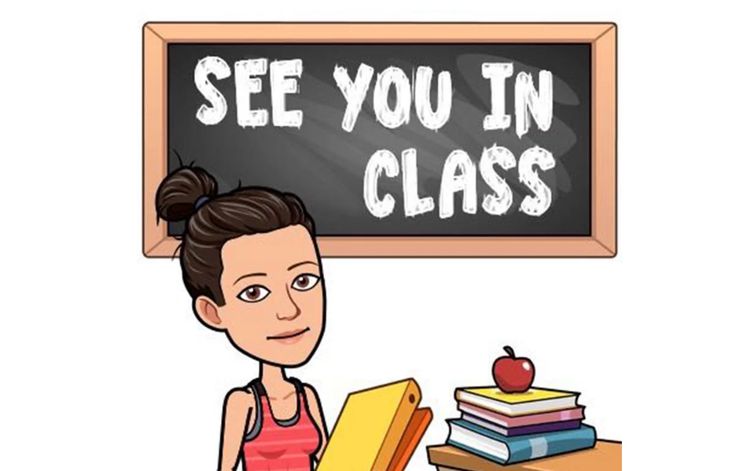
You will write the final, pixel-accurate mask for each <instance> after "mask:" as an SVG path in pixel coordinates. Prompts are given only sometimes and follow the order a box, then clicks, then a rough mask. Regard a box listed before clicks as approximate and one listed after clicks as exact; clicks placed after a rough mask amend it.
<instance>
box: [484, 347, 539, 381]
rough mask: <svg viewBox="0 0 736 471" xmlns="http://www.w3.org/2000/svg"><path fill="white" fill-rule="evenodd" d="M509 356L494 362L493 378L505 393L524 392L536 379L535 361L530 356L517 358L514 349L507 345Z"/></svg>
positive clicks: (505, 348) (506, 349)
mask: <svg viewBox="0 0 736 471" xmlns="http://www.w3.org/2000/svg"><path fill="white" fill-rule="evenodd" d="M503 349H504V350H505V351H506V353H508V356H504V357H498V358H496V361H494V362H493V380H494V381H495V382H496V385H497V386H498V387H499V388H500V389H501V391H503V392H505V393H522V392H526V391H528V390H529V388H530V387H531V386H532V382H533V381H534V363H532V361H531V360H530V359H528V358H516V355H514V349H513V348H511V347H509V346H505V347H503Z"/></svg>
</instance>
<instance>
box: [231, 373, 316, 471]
mask: <svg viewBox="0 0 736 471" xmlns="http://www.w3.org/2000/svg"><path fill="white" fill-rule="evenodd" d="M289 381H291V382H292V383H294V386H295V387H296V392H297V406H296V414H294V417H292V418H290V419H288V420H279V419H277V418H276V417H274V416H273V412H272V411H271V403H270V402H269V401H268V395H267V394H266V390H265V388H264V387H263V385H262V384H261V382H260V381H258V380H254V381H253V382H251V383H250V385H249V387H251V388H252V390H253V391H254V392H255V395H256V416H255V425H254V427H253V430H251V431H250V432H248V433H247V434H246V435H245V437H244V439H243V459H244V460H245V466H244V468H245V469H247V470H248V471H268V470H272V471H275V470H284V471H285V470H289V471H312V469H314V468H313V466H312V463H313V462H314V460H315V454H316V453H317V450H319V447H320V444H321V436H320V433H319V429H318V428H317V425H316V424H315V423H314V421H313V420H312V417H311V415H310V414H309V408H308V405H307V398H306V395H305V393H304V386H303V385H302V384H301V382H299V380H297V379H295V378H290V379H289Z"/></svg>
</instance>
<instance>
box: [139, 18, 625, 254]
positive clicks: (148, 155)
mask: <svg viewBox="0 0 736 471" xmlns="http://www.w3.org/2000/svg"><path fill="white" fill-rule="evenodd" d="M616 32H617V27H616V24H614V23H166V22H151V23H146V24H145V25H144V26H143V253H144V255H145V256H147V257H171V256H175V254H176V251H177V248H178V246H179V243H180V241H179V240H177V239H175V238H174V237H171V236H169V235H168V233H167V230H166V224H165V223H163V222H161V223H159V221H158V220H157V218H156V211H155V204H154V201H155V194H156V188H157V186H158V184H159V183H160V182H161V180H162V179H163V178H164V177H165V176H166V173H167V155H168V152H167V117H166V113H167V103H166V99H167V93H166V87H167V75H166V74H167V70H166V66H167V45H168V44H171V43H193V42H194V43H234V42H236V43H258V42H268V43H300V42H305V43H376V44H380V43H384V44H385V43H422V42H428V43H429V42H431V43H443V42H446V43H518V44H523V43H588V44H590V45H591V68H592V70H591V86H592V87H591V149H592V154H591V235H590V236H581V237H563V236H559V237H558V236H549V237H547V236H545V237H540V236H527V237H524V236H521V237H519V236H513V237H506V236H486V237H478V236H473V237H470V236H462V237H457V236H450V237H448V236H437V237H435V236H419V237H416V236H402V237H396V236H391V237H384V236H366V237H360V236H345V237H343V236H341V237H326V236H322V237H318V244H319V248H320V252H321V254H322V255H323V256H325V257H615V256H616V251H617V245H616V243H617V242H616V239H617V209H616V203H617V197H616V186H617V173H616V152H617V149H616V144H617V142H616V139H617V138H616V125H617V108H616V93H617V72H616V68H617V53H616V46H617V39H616V37H617V35H616Z"/></svg>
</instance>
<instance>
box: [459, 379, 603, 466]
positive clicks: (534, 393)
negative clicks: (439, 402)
mask: <svg viewBox="0 0 736 471" xmlns="http://www.w3.org/2000/svg"><path fill="white" fill-rule="evenodd" d="M578 396H579V394H578V393H574V392H569V391H558V390H554V389H542V388H532V389H529V390H528V391H527V392H523V393H504V392H502V391H501V390H500V389H499V388H497V387H479V388H459V389H457V390H456V391H455V399H457V402H458V409H459V410H460V412H461V413H462V415H461V417H460V418H459V419H452V420H448V423H449V424H450V435H449V437H448V439H447V444H448V445H451V446H454V447H457V448H460V449H462V450H465V451H467V452H469V453H472V454H474V455H477V456H479V457H481V458H484V459H487V460H491V461H494V462H496V463H500V464H511V463H519V462H522V461H527V460H532V459H535V458H543V457H546V456H552V455H559V454H561V453H568V452H571V451H577V450H582V449H585V448H592V447H593V446H595V440H596V435H595V429H594V428H593V427H590V426H588V425H585V424H583V423H582V422H583V418H584V414H583V411H584V406H580V405H578Z"/></svg>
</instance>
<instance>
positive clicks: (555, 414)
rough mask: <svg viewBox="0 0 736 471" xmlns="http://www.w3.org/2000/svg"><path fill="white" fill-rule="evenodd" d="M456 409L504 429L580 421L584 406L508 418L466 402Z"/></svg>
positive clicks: (583, 416) (582, 417)
mask: <svg viewBox="0 0 736 471" xmlns="http://www.w3.org/2000/svg"><path fill="white" fill-rule="evenodd" d="M457 408H458V409H459V410H460V411H461V412H466V413H468V414H471V415H474V416H476V417H480V418H481V419H484V420H487V421H488V422H491V423H494V424H498V425H500V426H501V427H506V428H512V427H524V426H527V425H537V424H546V423H549V422H561V421H567V420H582V419H584V418H585V414H583V410H584V409H585V406H578V407H575V408H572V409H564V410H556V411H552V412H543V413H541V414H529V415H520V416H516V417H509V416H507V415H503V414H499V413H498V412H492V411H489V410H486V409H483V408H481V407H477V406H474V405H472V404H468V403H467V402H458V403H457Z"/></svg>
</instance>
